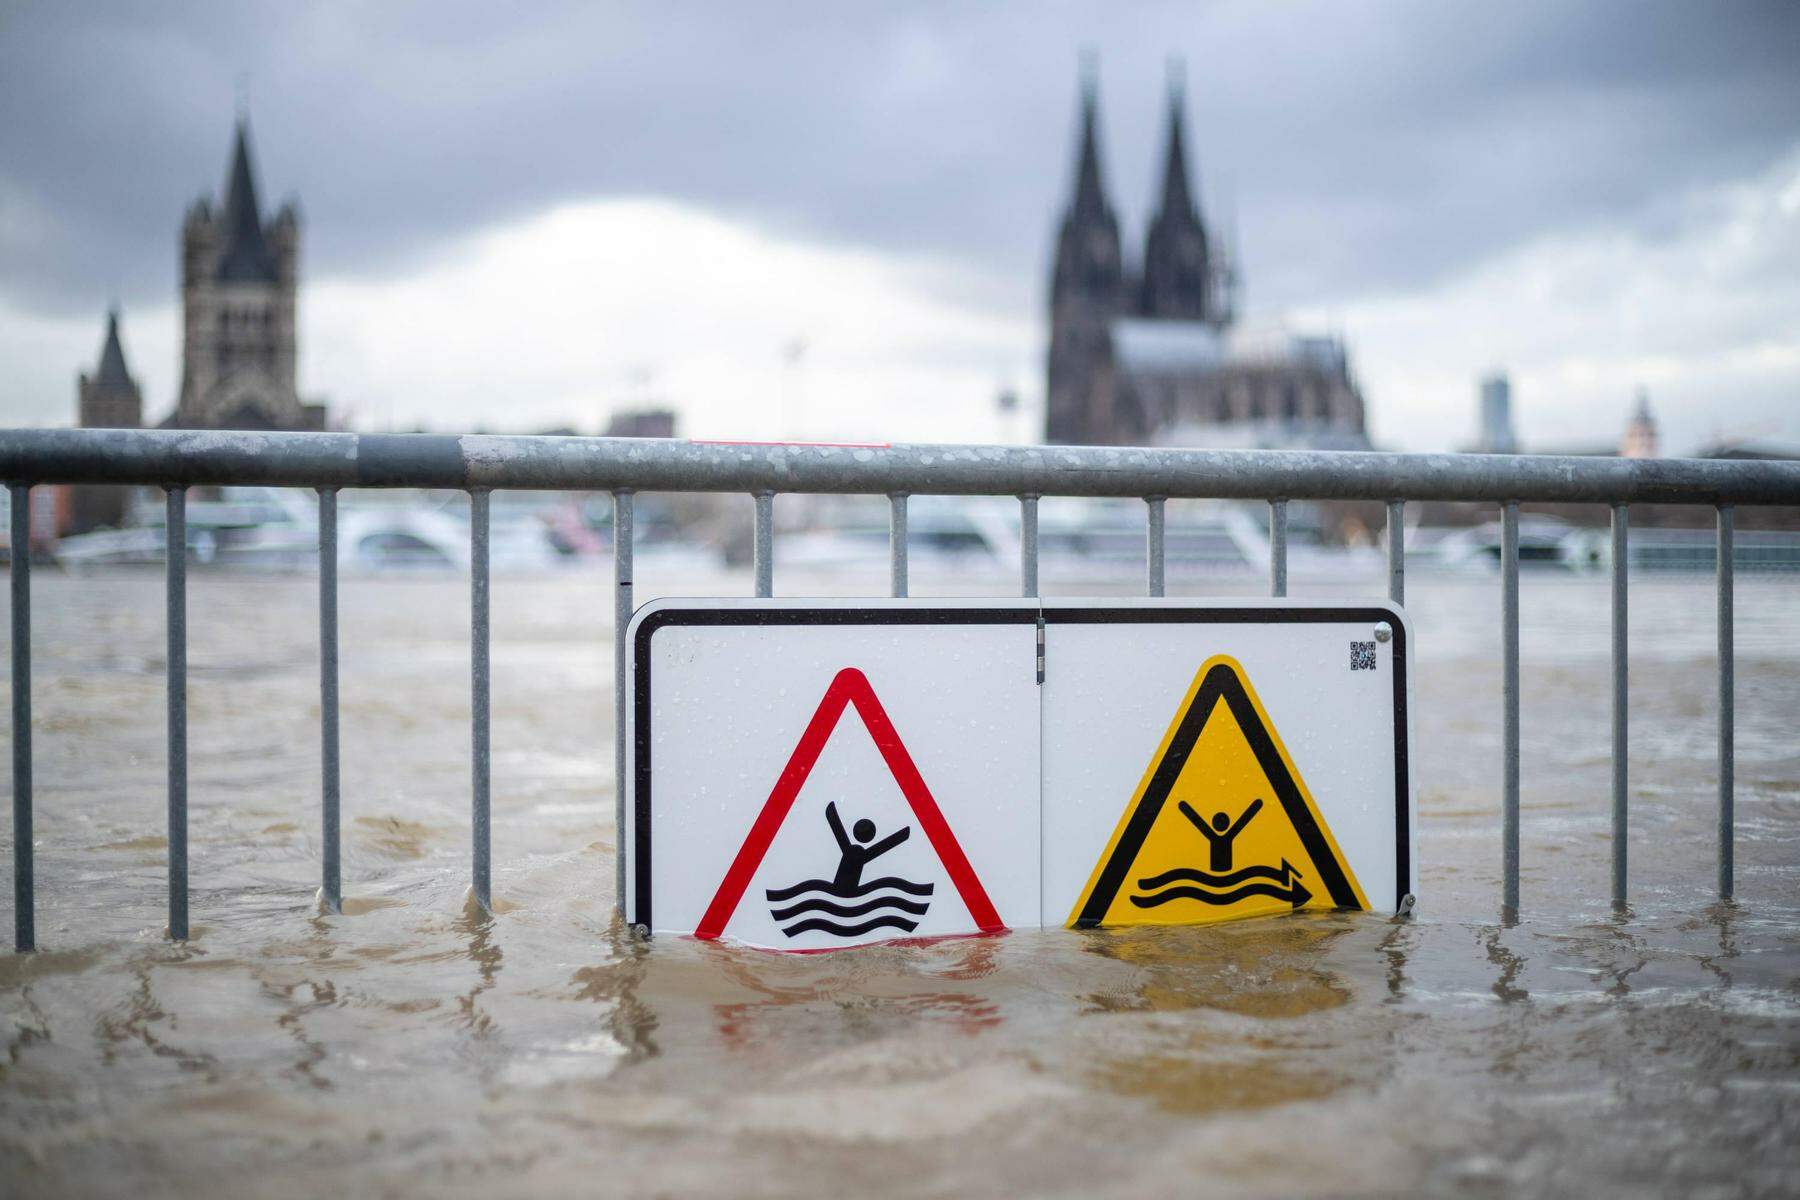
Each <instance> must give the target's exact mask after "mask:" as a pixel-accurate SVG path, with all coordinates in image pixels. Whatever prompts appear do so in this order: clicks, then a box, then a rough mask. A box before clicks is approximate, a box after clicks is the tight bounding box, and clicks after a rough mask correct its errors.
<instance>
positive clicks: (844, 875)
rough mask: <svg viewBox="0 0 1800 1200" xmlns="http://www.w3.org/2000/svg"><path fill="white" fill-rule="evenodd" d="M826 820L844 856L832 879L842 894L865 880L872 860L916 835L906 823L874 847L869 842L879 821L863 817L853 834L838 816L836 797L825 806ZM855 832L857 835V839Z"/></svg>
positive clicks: (839, 861)
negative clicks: (848, 831)
mask: <svg viewBox="0 0 1800 1200" xmlns="http://www.w3.org/2000/svg"><path fill="white" fill-rule="evenodd" d="M825 820H826V821H828V822H829V823H830V824H831V836H832V837H835V838H836V839H837V844H838V853H839V854H841V855H842V856H843V857H841V858H839V859H838V869H837V874H836V875H834V876H832V879H831V886H832V887H833V888H834V889H836V890H837V891H839V892H840V893H842V892H843V891H845V890H846V889H854V888H855V887H856V886H857V885H858V884H860V883H862V873H863V868H864V867H866V866H868V865H869V862H870V860H871V859H876V858H880V857H881V856H882V855H883V854H886V853H887V852H888V851H889V850H892V849H893V848H894V847H895V846H898V845H899V844H900V843H901V842H904V841H905V840H906V839H907V838H908V837H909V836H910V835H911V834H912V826H910V825H907V826H903V827H902V828H901V830H900V832H898V833H890V834H888V835H887V836H886V837H884V838H882V839H881V840H880V841H879V842H876V843H875V844H874V845H873V846H871V845H869V844H868V843H869V840H870V839H871V838H873V837H874V836H875V822H873V821H871V820H869V818H867V817H863V818H861V819H860V820H858V821H857V822H856V824H855V825H852V826H851V827H850V834H846V833H845V832H844V822H843V821H842V820H840V819H839V818H838V812H837V802H836V801H835V800H834V801H832V802H831V803H830V804H827V805H826V806H825ZM851 834H854V835H855V840H854V841H852V840H851Z"/></svg>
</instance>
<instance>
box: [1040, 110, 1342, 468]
mask: <svg viewBox="0 0 1800 1200" xmlns="http://www.w3.org/2000/svg"><path fill="white" fill-rule="evenodd" d="M1098 126H1099V104H1098V98H1097V96H1096V94H1095V90H1094V88H1093V85H1092V84H1091V83H1089V84H1087V85H1086V86H1085V87H1084V88H1083V93H1082V101H1081V129H1080V135H1079V144H1078V149H1077V152H1076V163H1075V187H1074V195H1073V196H1072V198H1071V199H1070V202H1069V205H1068V208H1067V209H1066V210H1065V212H1064V214H1063V219H1062V224H1061V228H1060V229H1059V231H1058V234H1057V240H1056V261H1055V267H1054V270H1053V272H1052V276H1051V285H1050V353H1049V362H1048V379H1047V387H1046V391H1045V429H1044V435H1045V440H1047V441H1049V442H1055V443H1065V444H1087V445H1174V446H1180V445H1188V446H1193V445H1203V446H1244V447H1255V446H1263V447H1306V448H1313V449H1367V448H1368V444H1369V443H1368V438H1367V434H1366V432H1365V428H1364V420H1363V402H1362V395H1361V393H1360V392H1359V391H1358V389H1357V387H1356V384H1355V382H1354V380H1353V379H1352V378H1351V375H1350V369H1349V357H1348V354H1347V353H1346V351H1345V349H1344V346H1343V344H1342V343H1341V342H1339V341H1338V340H1336V339H1334V338H1326V337H1296V336H1292V335H1289V334H1287V333H1284V332H1281V331H1278V330H1262V331H1258V330H1253V329H1245V328H1243V327H1241V326H1240V324H1239V322H1238V320H1237V313H1236V311H1235V308H1236V299H1235V293H1236V284H1237V279H1236V275H1235V270H1234V268H1233V266H1232V262H1231V254H1230V251H1229V250H1228V249H1227V247H1225V246H1224V245H1223V244H1222V243H1221V242H1220V241H1219V239H1218V238H1217V237H1216V236H1215V234H1214V231H1213V230H1212V229H1210V228H1209V227H1208V226H1207V224H1206V221H1205V220H1204V218H1203V217H1202V215H1201V212H1200V206H1199V203H1198V201H1197V199H1196V198H1195V195H1194V192H1193V190H1192V188H1191V186H1190V173H1189V169H1188V162H1187V137H1186V130H1185V120H1184V116H1183V101H1182V96H1181V93H1180V90H1179V88H1175V89H1172V90H1171V94H1170V102H1169V116H1168V134H1167V140H1166V143H1165V148H1164V155H1163V170H1162V178H1161V187H1160V194H1159V195H1158V198H1157V207H1156V211H1155V212H1154V213H1153V214H1152V216H1151V219H1150V222H1149V225H1148V227H1147V229H1146V232H1145V237H1144V250H1143V254H1142V256H1141V258H1140V259H1139V260H1138V261H1137V262H1136V263H1135V264H1133V263H1129V262H1127V260H1126V259H1125V256H1124V253H1123V242H1122V240H1121V237H1120V230H1119V220H1118V217H1117V215H1116V214H1115V212H1114V211H1113V208H1112V205H1111V203H1110V202H1109V200H1108V199H1107V196H1106V188H1105V182H1104V179H1103V177H1102V171H1101V159H1100V136H1099V128H1098Z"/></svg>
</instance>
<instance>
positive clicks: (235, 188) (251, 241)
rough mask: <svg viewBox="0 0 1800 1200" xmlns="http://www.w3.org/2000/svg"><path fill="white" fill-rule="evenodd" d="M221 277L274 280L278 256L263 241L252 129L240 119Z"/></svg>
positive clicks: (228, 189) (227, 196)
mask: <svg viewBox="0 0 1800 1200" xmlns="http://www.w3.org/2000/svg"><path fill="white" fill-rule="evenodd" d="M219 278H220V279H222V280H227V281H230V282H238V283H274V282H275V278H276V275H275V256H274V255H272V254H270V253H269V244H268V242H266V241H265V240H263V227H262V210H261V209H260V208H259V207H258V206H257V203H256V176H255V174H254V173H253V172H252V171H251V169H250V130H249V128H248V126H246V125H245V123H244V122H243V121H242V120H240V121H239V122H238V125H237V138H236V142H235V144H234V145H233V147H232V152H231V178H230V180H229V181H228V182H227V184H226V189H225V250H224V253H223V254H222V255H220V257H219Z"/></svg>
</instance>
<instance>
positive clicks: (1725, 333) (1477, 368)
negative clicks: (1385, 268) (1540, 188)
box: [1312, 153, 1800, 454]
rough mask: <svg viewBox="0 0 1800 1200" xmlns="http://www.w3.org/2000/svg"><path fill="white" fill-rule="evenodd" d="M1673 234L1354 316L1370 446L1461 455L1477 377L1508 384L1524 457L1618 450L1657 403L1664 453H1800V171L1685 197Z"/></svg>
mask: <svg viewBox="0 0 1800 1200" xmlns="http://www.w3.org/2000/svg"><path fill="white" fill-rule="evenodd" d="M1679 208H1680V211H1679V213H1678V217H1677V220H1676V222H1675V224H1676V226H1677V228H1676V230H1675V231H1674V232H1673V233H1670V232H1668V231H1667V230H1663V231H1659V234H1658V235H1657V236H1656V237H1654V238H1652V237H1650V236H1647V235H1642V234H1635V233H1632V232H1628V231H1621V230H1611V231H1605V232H1589V233H1571V234H1564V235H1561V236H1555V237H1546V238H1541V239H1538V240H1535V241H1532V242H1530V243H1528V244H1526V245H1523V246H1521V247H1518V248H1516V249H1514V250H1512V251H1510V252H1508V253H1506V254H1504V255H1501V256H1499V257H1498V258H1496V259H1494V260H1492V261H1490V262H1489V263H1487V264H1485V265H1484V266H1482V267H1481V268H1479V269H1477V270H1475V271H1472V272H1470V273H1468V274H1466V275H1464V276H1462V277H1460V278H1458V279H1456V280H1453V281H1451V282H1450V283H1448V284H1446V285H1444V286H1442V287H1438V288H1433V289H1430V290H1425V291H1420V292H1416V293H1411V294H1407V295H1401V296H1393V297H1387V298H1380V299H1372V300H1366V301H1360V302H1356V301H1352V302H1349V303H1345V304H1343V305H1341V306H1338V307H1336V308H1335V309H1324V308H1322V309H1320V310H1317V311H1315V312H1314V313H1313V314H1312V315H1313V316H1314V317H1315V319H1316V318H1318V317H1319V316H1320V314H1321V313H1323V312H1331V313H1332V314H1333V319H1334V322H1335V323H1338V324H1341V326H1342V327H1343V328H1344V329H1345V331H1346V332H1347V334H1348V336H1349V338H1350V342H1351V348H1352V352H1353V354H1354V355H1355V361H1356V363H1357V365H1358V371H1359V375H1360V377H1361V380H1362V383H1363V388H1364V391H1365V393H1366V395H1367V396H1368V397H1369V401H1370V410H1371V413H1372V421H1373V423H1374V424H1375V425H1376V429H1375V430H1374V433H1375V436H1376V438H1377V440H1378V441H1380V442H1381V443H1383V444H1386V445H1392V446H1396V447H1398V448H1402V449H1408V450H1425V449H1442V448H1445V447H1449V446H1454V445H1460V444H1464V443H1466V442H1468V441H1469V440H1471V439H1472V437H1473V435H1474V431H1475V385H1476V376H1477V375H1478V374H1480V373H1482V372H1483V371H1485V370H1487V369H1489V368H1492V367H1502V368H1505V369H1506V370H1507V371H1508V372H1509V373H1510V374H1511V376H1512V380H1513V405H1514V420H1515V423H1516V424H1517V426H1518V428H1519V433H1520V436H1521V437H1522V439H1523V440H1524V442H1525V444H1526V447H1527V448H1528V449H1529V448H1555V447H1557V446H1568V445H1574V444H1589V443H1592V444H1606V443H1611V442H1616V440H1617V439H1618V436H1619V434H1620V432H1621V430H1622V429H1623V426H1624V422H1625V418H1626V415H1627V413H1628V410H1629V408H1630V406H1631V403H1632V396H1633V393H1634V390H1635V389H1636V388H1637V387H1638V386H1640V385H1642V386H1644V387H1647V388H1648V389H1649V390H1650V396H1651V403H1652V406H1653V408H1654V409H1655V411H1656V412H1657V415H1658V418H1659V420H1660V421H1661V423H1662V426H1663V449H1664V451H1665V452H1666V453H1677V454H1679V453H1684V452H1689V451H1692V450H1694V449H1696V448H1697V447H1698V446H1699V445H1700V444H1701V443H1703V442H1705V441H1708V440H1710V439H1712V438H1713V437H1715V436H1761V437H1772V438H1779V439H1782V440H1785V441H1791V442H1800V274H1797V273H1796V272H1795V270H1794V264H1795V263H1797V262H1800V153H1796V154H1794V155H1792V156H1790V157H1789V158H1788V159H1786V160H1785V161H1784V162H1783V163H1782V164H1781V165H1780V166H1779V167H1778V168H1777V169H1775V170H1772V171H1770V172H1768V173H1767V174H1765V175H1763V176H1761V177H1759V178H1756V179H1752V180H1748V181H1744V182H1739V183H1736V184H1732V185H1730V186H1726V187H1720V188H1715V189H1712V190H1710V191H1707V192H1705V193H1701V194H1697V195H1695V196H1692V197H1689V198H1687V199H1686V201H1685V202H1683V203H1682V204H1681V205H1680V206H1679Z"/></svg>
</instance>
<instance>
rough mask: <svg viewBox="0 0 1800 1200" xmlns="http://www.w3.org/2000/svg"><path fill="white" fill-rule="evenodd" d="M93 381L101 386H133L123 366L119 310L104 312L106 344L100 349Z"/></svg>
mask: <svg viewBox="0 0 1800 1200" xmlns="http://www.w3.org/2000/svg"><path fill="white" fill-rule="evenodd" d="M94 382H95V383H96V384H97V385H99V386H100V387H103V388H129V387H135V386H136V385H135V384H134V383H132V380H131V372H130V371H129V370H127V369H126V367H125V348H124V347H123V346H121V345H120V344H119V310H118V309H117V308H116V307H115V308H113V309H112V311H110V312H108V313H107V314H106V345H105V347H104V348H102V349H101V351H100V372H99V374H98V375H96V376H95V377H94Z"/></svg>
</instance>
